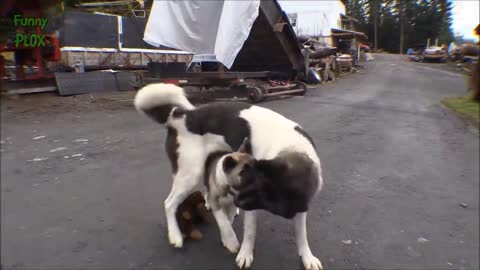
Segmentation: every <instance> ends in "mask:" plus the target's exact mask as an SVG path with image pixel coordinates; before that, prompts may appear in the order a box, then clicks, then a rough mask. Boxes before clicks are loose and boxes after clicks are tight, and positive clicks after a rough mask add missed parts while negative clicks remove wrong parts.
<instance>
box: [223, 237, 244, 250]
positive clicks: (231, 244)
mask: <svg viewBox="0 0 480 270" xmlns="http://www.w3.org/2000/svg"><path fill="white" fill-rule="evenodd" d="M222 242H223V246H224V247H225V248H226V249H228V251H230V252H231V253H233V254H235V253H237V252H238V249H239V248H240V244H239V243H238V239H237V236H236V235H233V236H231V237H228V238H226V239H222Z"/></svg>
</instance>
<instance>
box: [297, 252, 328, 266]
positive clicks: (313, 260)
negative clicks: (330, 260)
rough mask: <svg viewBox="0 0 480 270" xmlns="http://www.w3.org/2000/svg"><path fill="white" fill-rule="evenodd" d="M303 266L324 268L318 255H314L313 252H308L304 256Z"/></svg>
mask: <svg viewBox="0 0 480 270" xmlns="http://www.w3.org/2000/svg"><path fill="white" fill-rule="evenodd" d="M302 262H303V267H305V269H306V270H322V269H323V266H322V263H321V262H320V260H319V259H317V257H315V256H313V254H311V253H310V254H307V255H303V256H302Z"/></svg>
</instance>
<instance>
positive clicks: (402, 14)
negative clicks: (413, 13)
mask: <svg viewBox="0 0 480 270" xmlns="http://www.w3.org/2000/svg"><path fill="white" fill-rule="evenodd" d="M405 13H406V12H405V3H404V1H403V0H399V16H400V54H403V51H404V48H403V45H404V43H405V42H404V32H405V29H404V25H405V19H404V17H405V15H406V14H405Z"/></svg>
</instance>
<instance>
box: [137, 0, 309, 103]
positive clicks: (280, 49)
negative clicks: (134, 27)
mask: <svg viewBox="0 0 480 270" xmlns="http://www.w3.org/2000/svg"><path fill="white" fill-rule="evenodd" d="M259 9H260V10H259V15H258V17H257V19H256V20H255V22H254V24H253V26H252V29H251V31H250V34H249V37H248V38H247V40H246V41H245V44H244V46H243V47H242V49H241V50H240V52H239V53H238V55H237V57H236V59H235V62H234V64H233V65H232V67H231V68H230V70H228V71H224V70H223V68H222V67H219V68H217V69H216V70H215V71H205V70H198V71H187V64H186V63H155V62H151V63H149V64H148V67H149V68H148V69H149V70H148V71H137V72H135V74H136V76H135V82H134V86H135V87H142V86H144V85H146V84H150V83H156V82H163V83H173V84H177V85H180V86H193V87H199V88H207V89H208V88H210V87H226V88H228V89H238V88H241V89H245V90H246V91H245V94H246V97H247V98H248V99H249V100H250V101H251V102H260V101H262V100H264V99H265V98H267V97H272V96H279V95H303V94H305V92H306V91H307V85H306V84H305V83H304V82H303V80H304V79H305V78H306V74H307V72H306V71H307V70H308V65H306V63H308V50H302V48H301V47H300V45H299V43H298V41H297V37H296V35H295V32H294V30H293V28H292V26H291V24H290V22H289V19H288V16H287V15H286V14H285V13H284V12H283V11H282V9H281V7H280V5H279V4H278V3H277V1H275V0H268V1H261V3H260V8H259Z"/></svg>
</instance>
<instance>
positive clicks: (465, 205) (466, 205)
mask: <svg viewBox="0 0 480 270" xmlns="http://www.w3.org/2000/svg"><path fill="white" fill-rule="evenodd" d="M458 205H460V206H461V207H463V208H467V207H468V204H466V203H459V204H458Z"/></svg>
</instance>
